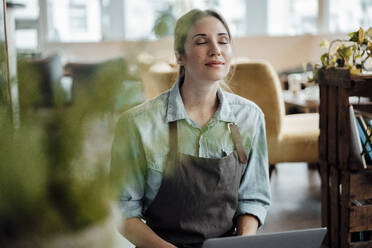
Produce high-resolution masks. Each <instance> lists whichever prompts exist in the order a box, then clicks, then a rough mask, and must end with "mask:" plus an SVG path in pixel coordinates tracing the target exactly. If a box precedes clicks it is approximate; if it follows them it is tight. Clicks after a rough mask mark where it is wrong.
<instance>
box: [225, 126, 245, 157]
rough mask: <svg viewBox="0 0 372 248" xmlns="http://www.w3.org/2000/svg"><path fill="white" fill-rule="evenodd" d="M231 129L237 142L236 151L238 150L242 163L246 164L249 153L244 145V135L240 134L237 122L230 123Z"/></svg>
mask: <svg viewBox="0 0 372 248" xmlns="http://www.w3.org/2000/svg"><path fill="white" fill-rule="evenodd" d="M227 125H229V126H228V127H229V129H230V131H231V135H232V138H233V141H234V144H235V148H236V151H237V152H238V156H239V160H240V163H242V164H246V163H247V162H248V158H247V154H246V153H245V149H244V146H243V140H242V136H241V135H240V132H239V128H238V126H237V125H236V124H235V123H229V124H227Z"/></svg>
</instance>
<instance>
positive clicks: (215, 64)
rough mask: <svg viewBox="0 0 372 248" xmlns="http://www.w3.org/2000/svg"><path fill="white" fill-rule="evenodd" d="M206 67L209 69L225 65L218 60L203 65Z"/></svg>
mask: <svg viewBox="0 0 372 248" xmlns="http://www.w3.org/2000/svg"><path fill="white" fill-rule="evenodd" d="M205 65H206V66H209V67H215V68H217V67H222V66H224V65H225V63H223V62H222V61H219V60H212V61H209V62H208V63H206V64H205Z"/></svg>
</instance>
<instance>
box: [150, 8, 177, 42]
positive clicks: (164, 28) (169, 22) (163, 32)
mask: <svg viewBox="0 0 372 248" xmlns="http://www.w3.org/2000/svg"><path fill="white" fill-rule="evenodd" d="M175 25H176V18H175V17H174V15H173V5H172V4H169V5H168V8H167V9H165V10H161V11H158V16H157V18H156V20H155V24H154V28H153V30H154V33H155V36H156V37H157V38H162V37H166V36H170V35H172V34H173V31H174V26H175Z"/></svg>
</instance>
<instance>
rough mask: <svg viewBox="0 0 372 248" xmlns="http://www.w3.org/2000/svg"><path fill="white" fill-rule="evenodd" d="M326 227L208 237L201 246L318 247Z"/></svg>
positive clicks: (251, 247) (250, 247)
mask: <svg viewBox="0 0 372 248" xmlns="http://www.w3.org/2000/svg"><path fill="white" fill-rule="evenodd" d="M326 233H327V228H312V229H302V230H295V231H286V232H277V233H263V234H257V235H253V236H234V237H223V238H213V239H208V240H206V241H205V242H204V243H203V246H202V248H277V247H280V248H319V247H320V245H321V244H322V242H323V239H324V236H325V234H326Z"/></svg>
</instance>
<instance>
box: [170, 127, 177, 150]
mask: <svg viewBox="0 0 372 248" xmlns="http://www.w3.org/2000/svg"><path fill="white" fill-rule="evenodd" d="M169 152H170V154H173V155H176V154H177V153H178V131H177V121H172V122H170V123H169Z"/></svg>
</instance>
